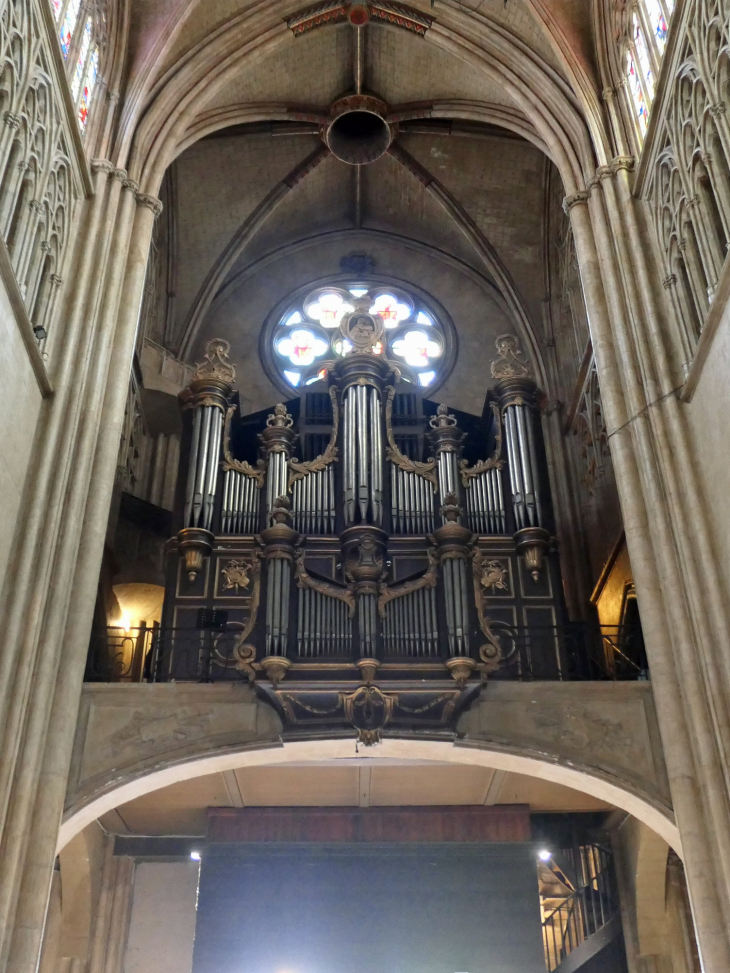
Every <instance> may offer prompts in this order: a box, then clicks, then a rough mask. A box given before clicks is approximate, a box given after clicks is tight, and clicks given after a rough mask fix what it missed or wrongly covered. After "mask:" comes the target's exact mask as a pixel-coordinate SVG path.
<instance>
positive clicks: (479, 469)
mask: <svg viewBox="0 0 730 973" xmlns="http://www.w3.org/2000/svg"><path fill="white" fill-rule="evenodd" d="M490 408H491V410H492V415H493V416H494V418H495V420H496V423H497V432H496V443H495V447H494V453H493V454H492V455H491V457H490V458H489V459H482V460H479V462H478V463H475V464H474V466H469V464H468V462H467V460H465V459H463V460H461V462H460V463H459V471H460V473H461V484H462V486H465V487H468V486H470V485H471V484H470V483H469V480H470V479H471V478H472V477H475V476H479V474H480V473H486V472H487V470H501V469H502V467H503V466H504V460H503V459H502V458H501V456H502V413H501V412H500V410H499V406H498V405H497V403H496V402H491V403H490Z"/></svg>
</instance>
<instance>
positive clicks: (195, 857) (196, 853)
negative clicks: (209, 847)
mask: <svg viewBox="0 0 730 973" xmlns="http://www.w3.org/2000/svg"><path fill="white" fill-rule="evenodd" d="M190 857H191V858H192V860H193V861H194V862H199V861H200V852H199V851H191V852H190Z"/></svg>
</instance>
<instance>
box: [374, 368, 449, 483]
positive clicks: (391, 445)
mask: <svg viewBox="0 0 730 973" xmlns="http://www.w3.org/2000/svg"><path fill="white" fill-rule="evenodd" d="M385 391H386V393H387V397H386V400H385V435H386V438H387V440H388V446H387V449H386V450H385V455H386V457H387V458H388V459H389V460H390V462H391V463H393V464H394V465H395V466H397V467H398V468H399V469H401V470H404V471H405V472H406V473H415V474H416V476H421V477H423V479H424V480H429V481H430V482H431V483H432V484H433V491H434V493H438V488H439V483H438V476H437V474H436V460H435V459H429V460H426V462H425V463H418V462H416V461H415V460H412V459H408V457H407V456H404V455H403V453H401V451H400V450H399V449H398V447H397V445H396V442H395V436H394V435H393V399H394V398H395V388H394V387H393V386H392V385H388V387H387V388H386V390H385Z"/></svg>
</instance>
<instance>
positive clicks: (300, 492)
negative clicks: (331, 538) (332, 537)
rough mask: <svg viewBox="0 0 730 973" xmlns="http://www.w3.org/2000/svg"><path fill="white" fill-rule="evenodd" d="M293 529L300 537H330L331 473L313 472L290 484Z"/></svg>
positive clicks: (332, 510)
mask: <svg viewBox="0 0 730 973" xmlns="http://www.w3.org/2000/svg"><path fill="white" fill-rule="evenodd" d="M292 508H293V511H294V526H295V527H296V529H297V530H298V531H299V532H300V533H301V534H334V532H335V470H334V466H332V465H330V466H327V467H325V469H323V470H313V471H311V472H309V473H306V474H305V475H304V476H303V477H301V478H300V479H298V480H294V482H293V483H292Z"/></svg>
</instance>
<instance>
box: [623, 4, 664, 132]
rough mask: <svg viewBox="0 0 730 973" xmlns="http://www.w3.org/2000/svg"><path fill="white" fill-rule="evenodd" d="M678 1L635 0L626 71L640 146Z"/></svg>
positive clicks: (626, 41)
mask: <svg viewBox="0 0 730 973" xmlns="http://www.w3.org/2000/svg"><path fill="white" fill-rule="evenodd" d="M674 5H675V0H635V2H634V4H633V6H632V11H631V19H630V29H629V32H628V37H627V38H626V39H625V42H624V43H625V47H626V52H625V58H626V61H625V71H626V82H627V87H628V92H629V96H630V99H631V105H632V108H633V114H634V121H635V125H636V131H637V135H638V138H639V143H641V142H642V141H643V139H644V136H645V135H646V130H647V126H648V124H649V112H650V111H651V106H652V102H653V101H654V92H655V89H656V80H657V77H658V76H659V66H660V64H661V61H662V56H663V54H664V48H665V47H666V43H667V33H668V30H669V20H670V17H671V15H672V11H673V10H674Z"/></svg>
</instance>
